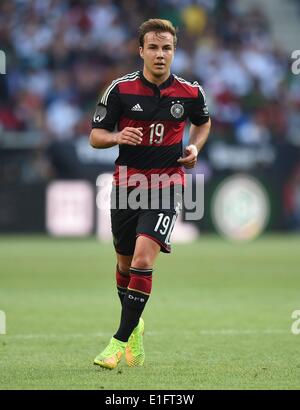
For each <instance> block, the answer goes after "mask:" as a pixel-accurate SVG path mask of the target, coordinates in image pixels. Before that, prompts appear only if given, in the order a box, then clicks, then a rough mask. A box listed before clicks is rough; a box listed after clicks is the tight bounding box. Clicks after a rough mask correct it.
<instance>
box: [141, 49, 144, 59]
mask: <svg viewBox="0 0 300 410" xmlns="http://www.w3.org/2000/svg"><path fill="white" fill-rule="evenodd" d="M140 57H141V58H142V59H144V47H140Z"/></svg>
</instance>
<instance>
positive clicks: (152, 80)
mask: <svg viewBox="0 0 300 410" xmlns="http://www.w3.org/2000/svg"><path fill="white" fill-rule="evenodd" d="M170 75H171V72H170V71H169V72H168V73H166V74H164V75H162V76H160V77H157V76H154V75H152V74H151V73H150V72H149V71H148V70H146V69H145V68H144V70H143V76H144V77H145V78H146V80H148V81H149V82H150V83H153V84H155V85H157V86H160V85H161V84H162V83H164V82H165V81H167V79H168V78H169V77H170Z"/></svg>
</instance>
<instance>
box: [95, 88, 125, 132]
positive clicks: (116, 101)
mask: <svg viewBox="0 0 300 410" xmlns="http://www.w3.org/2000/svg"><path fill="white" fill-rule="evenodd" d="M121 113H122V105H121V99H120V94H119V91H118V86H117V85H115V86H112V84H111V85H110V86H109V87H108V88H107V89H106V90H105V92H104V94H103V96H102V98H101V100H99V102H98V103H97V106H96V109H95V113H94V116H93V120H92V128H102V129H106V130H108V131H113V130H114V129H115V127H116V125H117V123H118V121H119V118H120V116H121Z"/></svg>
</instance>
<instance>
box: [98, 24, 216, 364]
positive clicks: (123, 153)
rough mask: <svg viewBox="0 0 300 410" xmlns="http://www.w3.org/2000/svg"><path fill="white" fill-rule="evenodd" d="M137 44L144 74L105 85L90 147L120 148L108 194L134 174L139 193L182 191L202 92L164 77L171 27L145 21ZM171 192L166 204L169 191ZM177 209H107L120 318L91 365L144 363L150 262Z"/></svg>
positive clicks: (201, 135) (205, 117)
mask: <svg viewBox="0 0 300 410" xmlns="http://www.w3.org/2000/svg"><path fill="white" fill-rule="evenodd" d="M139 42H140V47H139V52H140V57H141V58H142V59H143V60H144V65H143V70H142V71H136V72H133V73H131V74H128V75H124V77H121V78H118V79H116V80H115V81H113V82H112V83H111V84H110V86H109V87H108V88H107V89H106V91H105V92H104V94H103V96H102V99H101V101H100V102H99V103H98V105H97V107H96V111H95V114H94V118H93V123H92V132H91V134H90V144H91V145H92V146H93V147H94V148H101V149H103V148H109V147H112V146H115V145H118V146H119V157H118V158H117V160H116V168H115V172H114V182H113V192H115V193H116V192H118V193H119V192H120V191H122V189H123V191H124V192H125V195H128V192H130V189H132V184H131V183H129V181H130V179H132V177H135V176H139V175H142V176H143V177H144V178H145V180H146V182H149V185H147V186H144V185H145V184H144V185H143V183H142V185H143V186H142V187H141V189H143V188H144V189H149V190H152V189H154V188H158V190H159V192H160V190H161V191H163V189H166V188H167V187H169V188H170V187H171V185H172V187H173V188H174V187H175V186H177V187H178V186H180V187H182V186H183V185H184V171H183V169H182V167H185V168H193V167H194V166H195V164H196V162H197V155H198V153H199V151H200V150H201V148H202V147H203V145H204V144H205V142H206V140H207V138H208V134H209V130H210V118H209V113H208V110H207V107H206V102H205V96H204V92H203V90H202V88H201V87H200V86H199V84H198V83H196V82H195V83H190V82H188V81H186V80H184V79H182V78H179V77H177V76H176V75H174V74H171V72H170V67H171V63H172V61H173V58H174V52H175V49H176V42H177V36H176V29H175V28H174V26H173V25H172V23H171V22H170V21H168V20H162V19H150V20H147V21H145V22H144V23H143V24H142V25H141V26H140V28H139ZM187 120H189V121H190V122H191V127H190V139H189V144H188V146H187V147H185V149H184V150H183V149H182V138H183V132H184V128H185V125H186V122H187ZM115 129H116V130H115ZM124 167H126V174H124V172H123V171H124ZM162 174H164V175H167V176H168V177H170V179H171V181H172V184H171V183H169V182H166V181H165V182H159V183H158V184H157V183H155V182H153V179H152V177H153V176H160V175H162ZM124 175H125V176H124ZM133 180H134V178H133ZM162 181H164V180H162ZM144 182H145V181H144ZM125 188H126V189H125ZM127 188H128V191H127ZM170 192H171V193H170V196H171V197H172V198H173V196H174V194H173V196H172V192H173V190H172V189H171V188H170ZM127 199H128V198H127ZM112 202H113V201H112ZM171 202H172V201H171ZM175 204H176V205H175ZM180 206H181V204H180V201H177V202H176V201H174V204H173V205H170V207H169V208H168V207H166V206H160V208H159V209H151V208H149V209H141V208H138V209H131V208H130V207H127V209H123V206H120V204H118V203H116V204H114V206H112V209H111V226H112V234H113V242H114V247H115V250H116V261H117V267H116V284H117V290H118V294H119V297H120V301H121V305H122V312H121V320H120V325H119V328H118V329H117V331H116V333H115V334H114V336H113V337H112V338H111V340H110V342H109V344H108V345H107V347H106V348H105V349H104V350H103V351H102V352H101V353H100V354H99V355H98V356H97V357H96V358H95V360H94V364H97V365H99V366H102V367H105V368H109V369H113V368H115V367H116V366H117V365H118V363H119V361H120V360H121V358H122V356H123V355H125V359H126V361H127V364H128V365H129V366H142V365H143V363H144V360H145V352H144V348H143V333H144V321H143V319H142V318H141V314H142V312H143V310H144V308H145V305H146V303H147V301H148V299H149V296H150V293H151V287H152V273H153V266H154V262H155V260H156V258H157V256H158V254H159V252H160V251H162V252H166V253H169V252H170V251H171V248H170V235H171V232H172V229H173V228H174V224H175V221H176V217H177V214H178V211H179V209H180Z"/></svg>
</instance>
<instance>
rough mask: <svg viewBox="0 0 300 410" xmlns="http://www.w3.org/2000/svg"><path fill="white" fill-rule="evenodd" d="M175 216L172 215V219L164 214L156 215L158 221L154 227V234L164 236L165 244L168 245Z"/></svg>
mask: <svg viewBox="0 0 300 410" xmlns="http://www.w3.org/2000/svg"><path fill="white" fill-rule="evenodd" d="M176 218H177V214H174V215H173V217H172V219H171V217H170V216H169V215H165V214H164V213H162V212H161V213H159V214H158V221H157V224H156V225H155V228H154V232H159V233H160V234H161V235H166V239H165V243H166V245H170V237H171V233H172V230H173V228H174V225H175V222H176Z"/></svg>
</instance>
